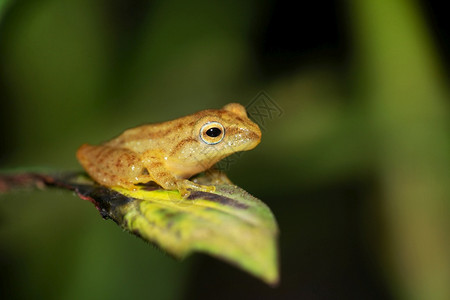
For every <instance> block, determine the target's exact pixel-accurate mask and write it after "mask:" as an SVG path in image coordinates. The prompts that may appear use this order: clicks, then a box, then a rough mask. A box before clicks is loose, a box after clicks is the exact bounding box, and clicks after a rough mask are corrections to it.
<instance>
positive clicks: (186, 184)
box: [177, 179, 216, 198]
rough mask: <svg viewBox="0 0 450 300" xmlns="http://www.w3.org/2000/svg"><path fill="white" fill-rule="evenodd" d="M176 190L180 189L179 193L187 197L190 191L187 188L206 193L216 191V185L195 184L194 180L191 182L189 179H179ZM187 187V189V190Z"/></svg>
mask: <svg viewBox="0 0 450 300" xmlns="http://www.w3.org/2000/svg"><path fill="white" fill-rule="evenodd" d="M177 187H178V190H179V191H180V194H181V196H182V197H183V198H187V197H189V195H190V194H191V192H190V191H189V190H194V191H200V192H207V193H213V192H215V191H216V187H215V186H212V185H201V184H197V183H195V182H192V181H190V180H187V179H185V180H181V181H179V182H177ZM188 189H189V190H188Z"/></svg>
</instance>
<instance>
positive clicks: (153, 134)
mask: <svg viewBox="0 0 450 300" xmlns="http://www.w3.org/2000/svg"><path fill="white" fill-rule="evenodd" d="M195 121H196V118H193V116H187V117H182V118H179V119H176V120H172V121H167V122H162V123H154V124H146V125H142V126H138V127H135V128H131V129H128V130H125V131H124V132H123V133H122V134H121V135H119V136H118V137H116V138H114V139H112V140H110V141H108V142H107V143H105V145H107V146H111V147H119V148H125V149H129V150H132V151H134V152H136V153H142V152H145V151H148V150H151V149H160V150H166V151H170V149H172V148H173V147H174V145H175V144H177V142H178V141H179V140H180V138H182V137H184V136H191V134H192V126H193V125H194V124H195Z"/></svg>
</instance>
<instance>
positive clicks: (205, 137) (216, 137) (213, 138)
mask: <svg viewBox="0 0 450 300" xmlns="http://www.w3.org/2000/svg"><path fill="white" fill-rule="evenodd" d="M224 136H225V128H223V126H222V124H220V123H218V122H208V123H206V124H205V125H203V126H202V128H201V129H200V138H201V139H202V141H204V142H205V143H206V144H208V145H214V144H217V143H219V142H220V141H222V140H223V137H224Z"/></svg>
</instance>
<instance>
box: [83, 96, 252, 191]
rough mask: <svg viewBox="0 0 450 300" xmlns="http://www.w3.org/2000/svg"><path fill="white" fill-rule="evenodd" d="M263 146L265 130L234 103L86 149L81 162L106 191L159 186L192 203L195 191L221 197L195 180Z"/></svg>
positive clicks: (143, 128)
mask: <svg viewBox="0 0 450 300" xmlns="http://www.w3.org/2000/svg"><path fill="white" fill-rule="evenodd" d="M260 141H261V130H260V128H259V126H258V124H256V123H255V122H253V121H251V120H250V118H249V117H248V115H247V112H246V110H245V107H244V106H242V105H241V104H239V103H229V104H227V105H225V106H224V107H222V108H221V109H207V110H202V111H199V112H196V113H193V114H191V115H187V116H184V117H180V118H177V119H174V120H171V121H166V122H160V123H151V124H145V125H141V126H137V127H134V128H131V129H127V130H125V131H124V132H123V133H121V134H120V135H118V136H117V137H115V138H113V139H111V140H109V141H106V142H104V143H101V144H99V145H91V144H83V145H81V146H80V147H79V149H78V150H77V152H76V157H77V159H78V161H79V162H80V164H81V165H82V167H83V168H84V170H85V171H86V172H87V173H88V175H89V176H90V177H91V178H92V179H94V181H96V182H97V183H98V184H100V185H103V186H106V187H109V188H113V187H120V188H125V189H128V190H130V189H131V190H136V189H137V187H138V186H139V185H143V184H144V185H145V184H149V183H152V182H153V183H156V184H157V185H159V186H160V187H161V188H162V189H164V190H178V191H179V193H180V194H181V196H182V197H183V198H187V197H189V195H190V194H191V191H201V192H214V191H215V186H214V185H202V184H198V183H196V182H195V180H190V178H191V177H193V176H194V175H197V174H199V173H202V172H207V171H209V170H214V169H215V168H214V166H215V164H216V163H217V162H219V161H220V160H222V159H223V158H225V157H227V156H229V155H231V154H233V153H236V152H240V151H248V150H251V149H253V148H255V147H256V146H257V145H258V144H259V143H260ZM214 173H215V172H213V174H214Z"/></svg>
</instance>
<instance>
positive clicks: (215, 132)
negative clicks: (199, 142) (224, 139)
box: [206, 127, 222, 137]
mask: <svg viewBox="0 0 450 300" xmlns="http://www.w3.org/2000/svg"><path fill="white" fill-rule="evenodd" d="M221 133H222V130H220V129H219V128H217V127H213V128H210V129H208V130H206V135H207V136H209V137H217V136H219V135H220V134H221Z"/></svg>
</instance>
